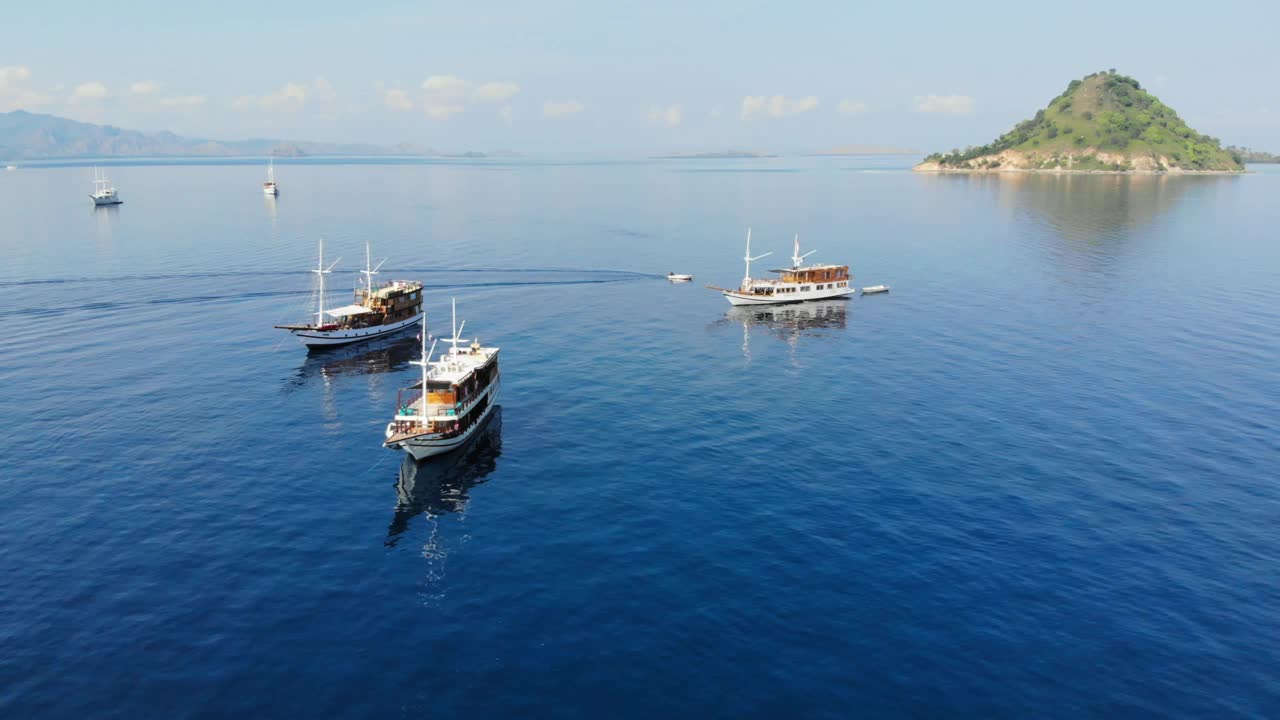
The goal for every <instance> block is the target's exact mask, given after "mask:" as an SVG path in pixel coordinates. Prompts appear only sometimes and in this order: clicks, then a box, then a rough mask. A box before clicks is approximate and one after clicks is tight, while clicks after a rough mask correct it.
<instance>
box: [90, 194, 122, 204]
mask: <svg viewBox="0 0 1280 720" xmlns="http://www.w3.org/2000/svg"><path fill="white" fill-rule="evenodd" d="M89 197H91V198H93V204H94V205H123V204H124V201H123V200H121V199H120V196H119V195H108V196H106V197H99V196H97V195H90V196H89Z"/></svg>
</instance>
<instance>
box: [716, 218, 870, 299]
mask: <svg viewBox="0 0 1280 720" xmlns="http://www.w3.org/2000/svg"><path fill="white" fill-rule="evenodd" d="M814 252H816V251H814V250H810V251H809V252H807V253H805V254H803V255H801V254H800V236H799V235H796V244H795V253H794V254H793V255H792V256H791V267H789V268H785V269H781V270H770V272H775V273H778V274H779V276H778V277H777V278H753V277H751V263H752V262H753V261H755V260H759V259H760V258H763V257H767V256H769V255H772V254H773V253H765V254H763V255H757V256H755V257H752V256H751V229H750V228H747V254H746V255H745V256H744V257H743V259H744V260H745V261H746V263H747V270H746V274H745V275H744V276H743V278H742V284H741V285H739V286H738V288H737V289H736V290H730V289H729V288H722V287H716V286H714V285H708V286H707V287H709V288H711V289H712V290H718V291H720V293H721V294H723V295H724V296H725V299H727V300H728V301H729V304H730V305H781V304H783V303H796V302H805V301H808V300H829V299H831V298H842V297H848V296H850V295H853V294H854V293H856V292H857V289H856V288H853V287H850V286H849V281H850V280H851V279H852V277H851V276H850V275H849V266H848V265H801V263H802V262H803V261H804V259H805V258H807V257H809V256H810V255H812V254H813V253H814Z"/></svg>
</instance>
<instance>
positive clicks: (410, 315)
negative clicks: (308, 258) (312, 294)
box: [276, 239, 426, 347]
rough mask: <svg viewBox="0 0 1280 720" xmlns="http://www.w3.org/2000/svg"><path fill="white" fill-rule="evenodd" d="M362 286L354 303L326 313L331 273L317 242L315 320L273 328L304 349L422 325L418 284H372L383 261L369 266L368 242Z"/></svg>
mask: <svg viewBox="0 0 1280 720" xmlns="http://www.w3.org/2000/svg"><path fill="white" fill-rule="evenodd" d="M364 258H365V268H364V270H361V271H360V272H361V274H362V275H364V287H358V288H356V291H355V300H356V302H355V303H354V304H351V305H343V306H342V307H337V308H332V309H329V310H326V309H325V307H324V303H325V280H324V277H325V275H328V274H329V273H331V272H333V267H334V265H337V264H338V261H337V260H334V261H333V263H332V264H330V265H329V266H328V267H325V264H324V240H323V239H321V240H320V262H319V263H318V264H317V265H316V267H315V269H313V270H312V271H311V272H313V273H315V274H316V284H317V286H318V288H317V292H316V297H317V300H316V321H315V322H314V323H307V324H303V325H276V327H277V328H279V329H281V330H288V331H289V332H291V333H293V335H294V337H296V338H298V339H299V340H301V341H302V344H303V345H306V346H307V347H321V346H331V345H347V344H349V343H353V342H360V341H362V340H372V339H374V338H380V337H384V336H387V335H390V334H391V333H394V332H398V331H400V330H403V329H405V328H407V327H409V326H411V325H413V324H414V323H416V322H418V320H422V321H423V322H424V323H425V322H426V314H425V313H423V312H422V283H420V282H415V281H410V280H393V281H391V282H388V283H382V284H380V285H375V284H374V282H373V276H374V275H377V274H378V268H381V267H382V263H385V262H386V260H385V259H383V260H382V262H379V263H378V265H377V267H373V263H372V257H371V255H370V254H369V245H368V243H366V244H365V246H364Z"/></svg>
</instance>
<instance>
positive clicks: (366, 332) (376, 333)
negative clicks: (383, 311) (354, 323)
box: [289, 313, 422, 347]
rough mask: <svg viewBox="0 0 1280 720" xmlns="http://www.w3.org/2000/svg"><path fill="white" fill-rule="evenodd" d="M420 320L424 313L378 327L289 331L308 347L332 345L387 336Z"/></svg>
mask: <svg viewBox="0 0 1280 720" xmlns="http://www.w3.org/2000/svg"><path fill="white" fill-rule="evenodd" d="M419 322H422V313H418V314H417V315H414V316H413V317H411V318H407V319H405V320H401V321H399V322H395V323H391V324H390V325H379V326H377V327H370V328H355V329H352V330H290V331H289V332H291V333H293V336H294V337H296V338H298V340H300V341H301V342H302V344H303V345H306V346H307V347H330V346H335V345H349V344H351V343H354V342H362V341H364V340H373V339H374V338H380V337H386V336H387V335H390V334H391V333H395V332H400V331H401V330H403V329H405V328H407V327H409V326H410V325H413V324H415V323H419Z"/></svg>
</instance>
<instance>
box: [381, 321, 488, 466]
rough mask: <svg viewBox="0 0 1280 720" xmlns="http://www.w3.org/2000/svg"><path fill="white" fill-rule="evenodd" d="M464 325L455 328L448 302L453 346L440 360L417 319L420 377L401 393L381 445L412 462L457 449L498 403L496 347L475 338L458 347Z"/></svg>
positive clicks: (434, 343) (447, 340) (423, 325)
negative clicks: (436, 358) (407, 454)
mask: <svg viewBox="0 0 1280 720" xmlns="http://www.w3.org/2000/svg"><path fill="white" fill-rule="evenodd" d="M465 325H466V322H465V321H464V322H463V324H462V325H461V326H460V325H458V304H457V301H456V300H455V301H454V303H453V337H449V338H445V342H448V343H451V344H452V347H451V348H450V349H449V351H448V352H447V353H445V354H444V355H442V356H441V357H440V359H439V360H432V359H431V356H432V355H433V354H434V353H435V350H436V342H437V341H435V340H433V341H432V343H431V349H429V350H428V349H427V321H426V318H423V320H422V359H421V360H416V361H414V362H413V364H414V365H419V366H421V367H422V378H421V380H419V381H418V383H417V384H416V385H413V386H411V387H409V388H406V389H405V390H402V391H401V392H400V395H399V397H398V398H397V399H396V415H395V418H393V419H392V420H391V422H389V423H387V429H386V440H385V441H384V442H383V447H388V448H392V449H395V450H404V451H405V452H407V453H409V454H410V455H412V456H413V458H414V459H415V460H425V459H426V458H429V457H433V456H435V455H442V454H444V453H447V452H449V451H450V450H454V449H457V448H458V447H460V446H461V445H462V444H463V443H465V442H466V441H467V438H469V437H471V435H472V433H474V432H475V431H476V429H477V428H479V427H481V426H482V425H484V421H485V419H486V418H488V417H489V414H490V413H492V412H493V410H494V408H495V407H497V405H498V395H499V391H500V389H501V378H500V376H499V373H498V348H496V347H484V346H482V345H481V344H480V341H479V340H474V341H472V343H471V345H469V346H463V347H459V345H458V343H459V342H461V341H462V338H460V337H459V335H460V334H461V333H462V328H463V327H464V326H465Z"/></svg>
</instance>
